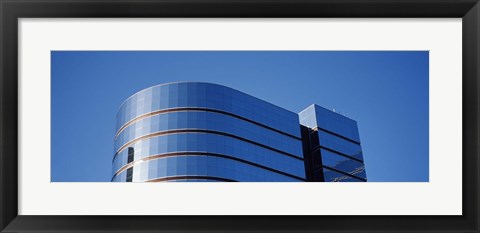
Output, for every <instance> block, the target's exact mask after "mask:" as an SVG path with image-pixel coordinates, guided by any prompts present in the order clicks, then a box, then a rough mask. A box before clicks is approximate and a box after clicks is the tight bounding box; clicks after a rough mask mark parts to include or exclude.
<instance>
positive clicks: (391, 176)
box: [51, 50, 429, 182]
mask: <svg viewBox="0 0 480 233" xmlns="http://www.w3.org/2000/svg"><path fill="white" fill-rule="evenodd" d="M51 132H52V133H51V182H429V51H61V50H55V51H51Z"/></svg>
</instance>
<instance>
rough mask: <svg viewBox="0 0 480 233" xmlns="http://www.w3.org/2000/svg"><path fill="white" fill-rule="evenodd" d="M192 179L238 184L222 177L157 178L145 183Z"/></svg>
mask: <svg viewBox="0 0 480 233" xmlns="http://www.w3.org/2000/svg"><path fill="white" fill-rule="evenodd" d="M191 179H196V180H198V179H202V180H216V181H224V182H238V181H236V180H231V179H226V178H222V177H215V176H169V177H163V178H157V179H152V180H146V181H144V182H163V181H169V180H191Z"/></svg>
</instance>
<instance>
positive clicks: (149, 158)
mask: <svg viewBox="0 0 480 233" xmlns="http://www.w3.org/2000/svg"><path fill="white" fill-rule="evenodd" d="M116 123H117V125H116V134H115V140H114V157H113V162H112V163H113V170H112V181H113V182H160V181H170V182H173V181H175V182H218V181H220V182H222V181H239V182H306V181H319V182H322V181H327V182H328V181H366V175H365V171H364V165H363V156H362V152H361V147H360V139H359V134H358V130H357V125H356V122H355V121H353V120H351V119H348V118H346V117H344V116H341V115H339V114H337V113H334V112H331V111H329V110H326V109H323V108H321V107H319V106H317V105H312V106H310V107H309V108H307V109H306V110H304V111H302V112H301V113H300V114H297V113H294V112H291V111H288V110H286V109H283V108H281V107H278V106H275V105H273V104H271V103H268V102H266V101H263V100H260V99H258V98H255V97H253V96H250V95H247V94H245V93H243V92H240V91H237V90H234V89H232V88H228V87H225V86H221V85H217V84H211V83H201V82H179V83H167V84H162V85H157V86H153V87H150V88H147V89H144V90H142V91H140V92H138V93H136V94H134V95H132V96H131V97H129V98H128V99H127V100H125V102H124V103H123V104H122V105H121V107H120V109H119V111H118V113H117V122H116Z"/></svg>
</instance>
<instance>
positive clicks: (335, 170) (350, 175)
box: [315, 165, 367, 181]
mask: <svg viewBox="0 0 480 233" xmlns="http://www.w3.org/2000/svg"><path fill="white" fill-rule="evenodd" d="M323 168H326V169H329V170H332V171H334V172H337V173H340V174H343V175H346V176H348V177H352V178H354V179H357V180H360V181H367V179H364V178H360V177H358V176H355V175H352V174H349V173H347V172H344V171H340V170H338V169H335V168H332V167H329V166H325V165H322V166H321V167H319V168H317V169H315V171H318V170H321V169H323Z"/></svg>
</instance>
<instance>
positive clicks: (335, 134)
mask: <svg viewBox="0 0 480 233" xmlns="http://www.w3.org/2000/svg"><path fill="white" fill-rule="evenodd" d="M311 130H312V131H318V130H321V131H323V132H325V133H329V134H332V135H333V136H337V137H339V138H341V139H345V140H347V141H349V142H352V143H355V144H357V145H360V143H359V142H357V141H354V140H352V139H350V138H347V137H345V136H342V135H340V134H337V133H335V132H332V131H330V130H326V129H323V128H319V127H315V128H313V129H311Z"/></svg>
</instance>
